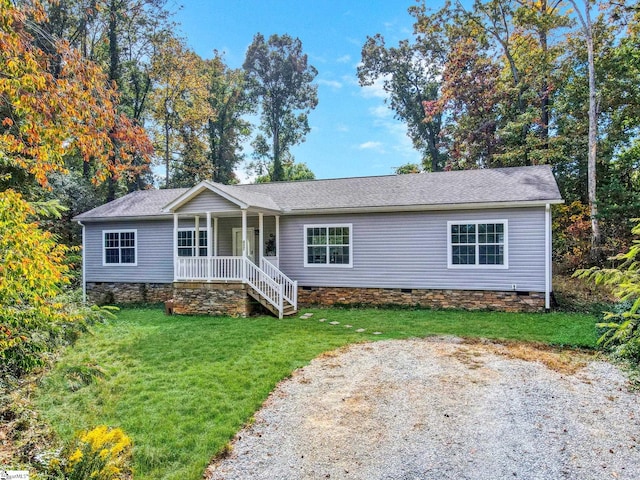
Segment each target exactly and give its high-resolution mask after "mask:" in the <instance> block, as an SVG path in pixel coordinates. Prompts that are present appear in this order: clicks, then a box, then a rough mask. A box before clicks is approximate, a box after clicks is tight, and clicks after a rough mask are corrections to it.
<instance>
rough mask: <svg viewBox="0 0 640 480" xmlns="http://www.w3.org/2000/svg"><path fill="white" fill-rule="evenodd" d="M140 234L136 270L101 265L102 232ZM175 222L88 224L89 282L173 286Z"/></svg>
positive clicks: (119, 266)
mask: <svg viewBox="0 0 640 480" xmlns="http://www.w3.org/2000/svg"><path fill="white" fill-rule="evenodd" d="M132 229H135V230H137V235H136V242H137V266H131V265H108V266H103V265H102V255H103V234H102V231H103V230H132ZM172 237H173V220H145V221H118V222H96V223H94V222H87V223H85V248H86V251H85V252H84V255H85V265H86V272H85V279H86V281H87V282H148V283H169V282H173V241H172Z"/></svg>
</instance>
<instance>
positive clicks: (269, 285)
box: [242, 257, 284, 318]
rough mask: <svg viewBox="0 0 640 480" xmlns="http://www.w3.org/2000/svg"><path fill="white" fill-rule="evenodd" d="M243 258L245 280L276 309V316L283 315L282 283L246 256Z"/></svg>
mask: <svg viewBox="0 0 640 480" xmlns="http://www.w3.org/2000/svg"><path fill="white" fill-rule="evenodd" d="M242 258H243V260H244V269H245V281H246V282H247V283H248V284H249V286H250V287H251V288H253V289H254V290H255V291H257V292H258V293H259V294H260V295H261V296H262V297H263V298H264V299H265V300H266V301H267V302H269V303H270V304H271V305H273V306H274V307H275V308H277V309H278V318H283V316H284V294H283V286H282V284H280V283H278V282H276V281H275V280H274V279H272V278H271V277H270V276H269V275H268V274H267V273H266V272H265V271H264V270H262V269H261V268H260V267H258V265H256V264H255V263H253V262H252V261H251V260H249V259H248V258H247V257H242Z"/></svg>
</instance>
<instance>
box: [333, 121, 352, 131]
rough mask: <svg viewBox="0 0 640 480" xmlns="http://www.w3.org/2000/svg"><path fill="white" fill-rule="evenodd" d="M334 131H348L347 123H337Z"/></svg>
mask: <svg viewBox="0 0 640 480" xmlns="http://www.w3.org/2000/svg"><path fill="white" fill-rule="evenodd" d="M336 131H338V132H348V131H349V125H347V124H345V123H338V124H336Z"/></svg>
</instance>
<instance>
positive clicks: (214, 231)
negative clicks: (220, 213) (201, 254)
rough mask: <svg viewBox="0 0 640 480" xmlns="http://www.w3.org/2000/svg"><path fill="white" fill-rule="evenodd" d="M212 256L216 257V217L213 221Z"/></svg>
mask: <svg viewBox="0 0 640 480" xmlns="http://www.w3.org/2000/svg"><path fill="white" fill-rule="evenodd" d="M213 256H214V257H217V256H218V217H215V218H214V219H213Z"/></svg>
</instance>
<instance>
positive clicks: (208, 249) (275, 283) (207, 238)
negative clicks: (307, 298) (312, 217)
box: [166, 182, 297, 318]
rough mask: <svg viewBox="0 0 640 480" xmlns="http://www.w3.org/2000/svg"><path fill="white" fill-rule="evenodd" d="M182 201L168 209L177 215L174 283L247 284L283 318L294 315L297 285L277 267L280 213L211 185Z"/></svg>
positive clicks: (196, 190) (194, 190)
mask: <svg viewBox="0 0 640 480" xmlns="http://www.w3.org/2000/svg"><path fill="white" fill-rule="evenodd" d="M183 197H184V198H183ZM183 197H181V198H179V199H178V200H176V201H175V202H173V204H171V205H169V206H167V207H166V209H167V210H169V211H171V212H172V213H173V260H174V262H173V265H174V282H208V283H212V282H213V283H242V284H246V285H247V293H248V294H249V295H250V296H252V297H254V298H255V299H256V300H258V301H259V302H260V303H261V304H262V305H263V306H265V307H266V308H267V309H269V310H270V311H272V312H273V313H274V314H277V315H278V316H279V317H280V318H282V316H283V315H285V314H287V313H295V311H296V310H297V282H295V281H293V280H291V279H290V278H288V277H287V276H286V275H285V274H284V273H282V272H281V271H280V270H279V268H278V267H279V258H278V252H279V250H280V249H279V240H280V216H279V214H278V211H277V210H276V211H274V209H273V208H265V207H264V206H260V205H258V206H254V205H250V204H249V203H248V202H246V201H242V200H241V199H238V198H236V197H232V196H230V195H228V194H225V192H224V191H221V190H220V186H217V185H216V186H213V185H211V184H208V183H207V182H203V184H201V185H199V186H198V187H194V189H191V190H190V191H188V192H187V193H186V194H185V195H183ZM254 203H255V202H254ZM269 206H270V205H269Z"/></svg>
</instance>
